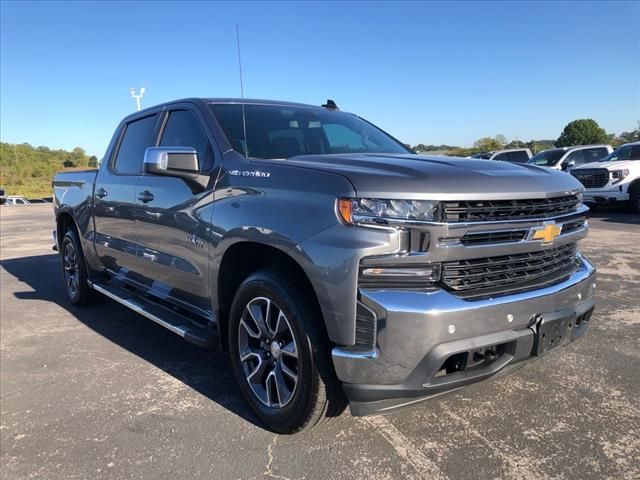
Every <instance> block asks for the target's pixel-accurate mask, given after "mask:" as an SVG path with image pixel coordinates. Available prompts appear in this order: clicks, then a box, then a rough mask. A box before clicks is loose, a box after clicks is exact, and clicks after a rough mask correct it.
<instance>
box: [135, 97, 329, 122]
mask: <svg viewBox="0 0 640 480" xmlns="http://www.w3.org/2000/svg"><path fill="white" fill-rule="evenodd" d="M185 102H188V103H200V104H203V103H237V104H242V103H244V104H245V105H279V106H284V107H287V106H288V107H305V108H318V109H320V108H323V107H322V106H321V105H309V104H306V103H296V102H285V101H280V100H261V99H256V98H245V99H242V98H205V97H190V98H180V99H176V100H171V101H168V102H162V103H158V104H156V105H152V106H150V107H147V108H143V109H142V110H140V111H138V112H132V113H130V114H129V115H127V116H126V117H125V118H124V119H125V120H127V119H129V117H134V116H138V115H140V114H142V115H144V113H145V112H147V111H150V110H154V109H157V108H159V107H165V106H169V105H173V104H175V103H185Z"/></svg>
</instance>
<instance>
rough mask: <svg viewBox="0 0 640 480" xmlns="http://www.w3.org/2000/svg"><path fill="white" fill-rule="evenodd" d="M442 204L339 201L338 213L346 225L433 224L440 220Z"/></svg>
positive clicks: (433, 202) (365, 199)
mask: <svg viewBox="0 0 640 480" xmlns="http://www.w3.org/2000/svg"><path fill="white" fill-rule="evenodd" d="M440 210H441V208H440V202H438V201H434V200H391V199H386V200H385V199H378V198H359V199H345V198H342V199H339V200H338V212H339V213H340V217H341V218H342V220H344V221H345V222H346V223H349V224H353V223H379V224H388V223H393V221H394V220H400V221H415V222H433V221H438V220H439V218H440Z"/></svg>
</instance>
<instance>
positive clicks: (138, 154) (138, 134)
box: [114, 115, 158, 175]
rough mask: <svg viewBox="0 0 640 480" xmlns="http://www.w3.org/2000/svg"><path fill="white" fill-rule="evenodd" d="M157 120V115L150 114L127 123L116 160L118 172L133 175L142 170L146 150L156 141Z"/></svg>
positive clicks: (115, 164)
mask: <svg viewBox="0 0 640 480" xmlns="http://www.w3.org/2000/svg"><path fill="white" fill-rule="evenodd" d="M157 120H158V116H157V115H150V116H148V117H144V118H141V119H140V120H134V121H133V122H130V123H128V124H127V125H126V127H125V131H124V135H123V137H122V140H121V141H120V147H119V148H118V153H117V155H116V158H115V162H114V167H115V169H116V171H117V172H118V173H122V174H129V175H132V174H139V173H140V172H141V171H142V162H143V160H144V151H145V150H146V149H147V148H148V147H151V146H152V145H153V143H154V140H155V139H154V136H153V134H154V132H155V128H156V122H157Z"/></svg>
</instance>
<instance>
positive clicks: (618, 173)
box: [609, 169, 629, 183]
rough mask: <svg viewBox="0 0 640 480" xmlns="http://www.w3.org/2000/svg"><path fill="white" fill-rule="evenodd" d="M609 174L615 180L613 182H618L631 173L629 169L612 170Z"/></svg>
mask: <svg viewBox="0 0 640 480" xmlns="http://www.w3.org/2000/svg"><path fill="white" fill-rule="evenodd" d="M609 174H610V175H611V180H613V182H612V183H618V182H620V181H622V180H624V178H625V177H626V176H627V175H629V170H626V169H625V170H611V171H610V172H609Z"/></svg>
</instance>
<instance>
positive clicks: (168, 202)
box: [136, 107, 216, 316]
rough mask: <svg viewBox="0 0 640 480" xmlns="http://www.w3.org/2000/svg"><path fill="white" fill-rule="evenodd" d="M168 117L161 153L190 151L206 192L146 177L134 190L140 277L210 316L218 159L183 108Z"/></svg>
mask: <svg viewBox="0 0 640 480" xmlns="http://www.w3.org/2000/svg"><path fill="white" fill-rule="evenodd" d="M166 115H168V117H167V118H166V121H165V123H164V127H163V129H162V132H161V137H160V142H159V146H161V147H191V148H194V149H195V150H196V151H197V153H198V160H199V163H200V171H201V172H202V176H203V178H206V179H207V181H208V182H209V183H208V184H207V186H206V187H205V186H203V185H202V182H201V184H197V183H194V182H190V181H189V180H184V179H181V178H176V177H168V176H160V175H151V174H148V175H147V174H145V175H143V176H142V177H141V178H140V181H139V182H138V184H137V188H136V191H137V193H136V202H137V208H136V231H137V238H138V242H139V244H140V246H139V248H140V252H139V259H140V262H141V265H140V273H141V274H142V276H143V277H144V278H145V280H144V282H145V284H146V287H147V288H149V289H150V292H151V293H152V294H153V295H155V296H157V297H159V298H162V299H165V300H167V301H169V302H171V303H173V304H176V305H178V306H180V307H183V308H187V309H189V310H192V311H194V312H195V313H199V314H201V315H204V316H210V315H211V310H212V308H211V296H210V294H209V240H208V237H209V235H210V232H211V229H210V222H211V219H212V213H213V206H212V195H213V193H212V188H213V181H214V180H215V177H216V175H215V171H214V155H213V150H212V146H211V142H210V141H209V138H208V136H207V134H206V133H205V129H204V125H203V119H201V117H200V116H199V114H198V112H197V111H196V110H192V109H189V108H187V107H185V108H184V109H178V110H172V111H170V112H168V113H167V114H166Z"/></svg>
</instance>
